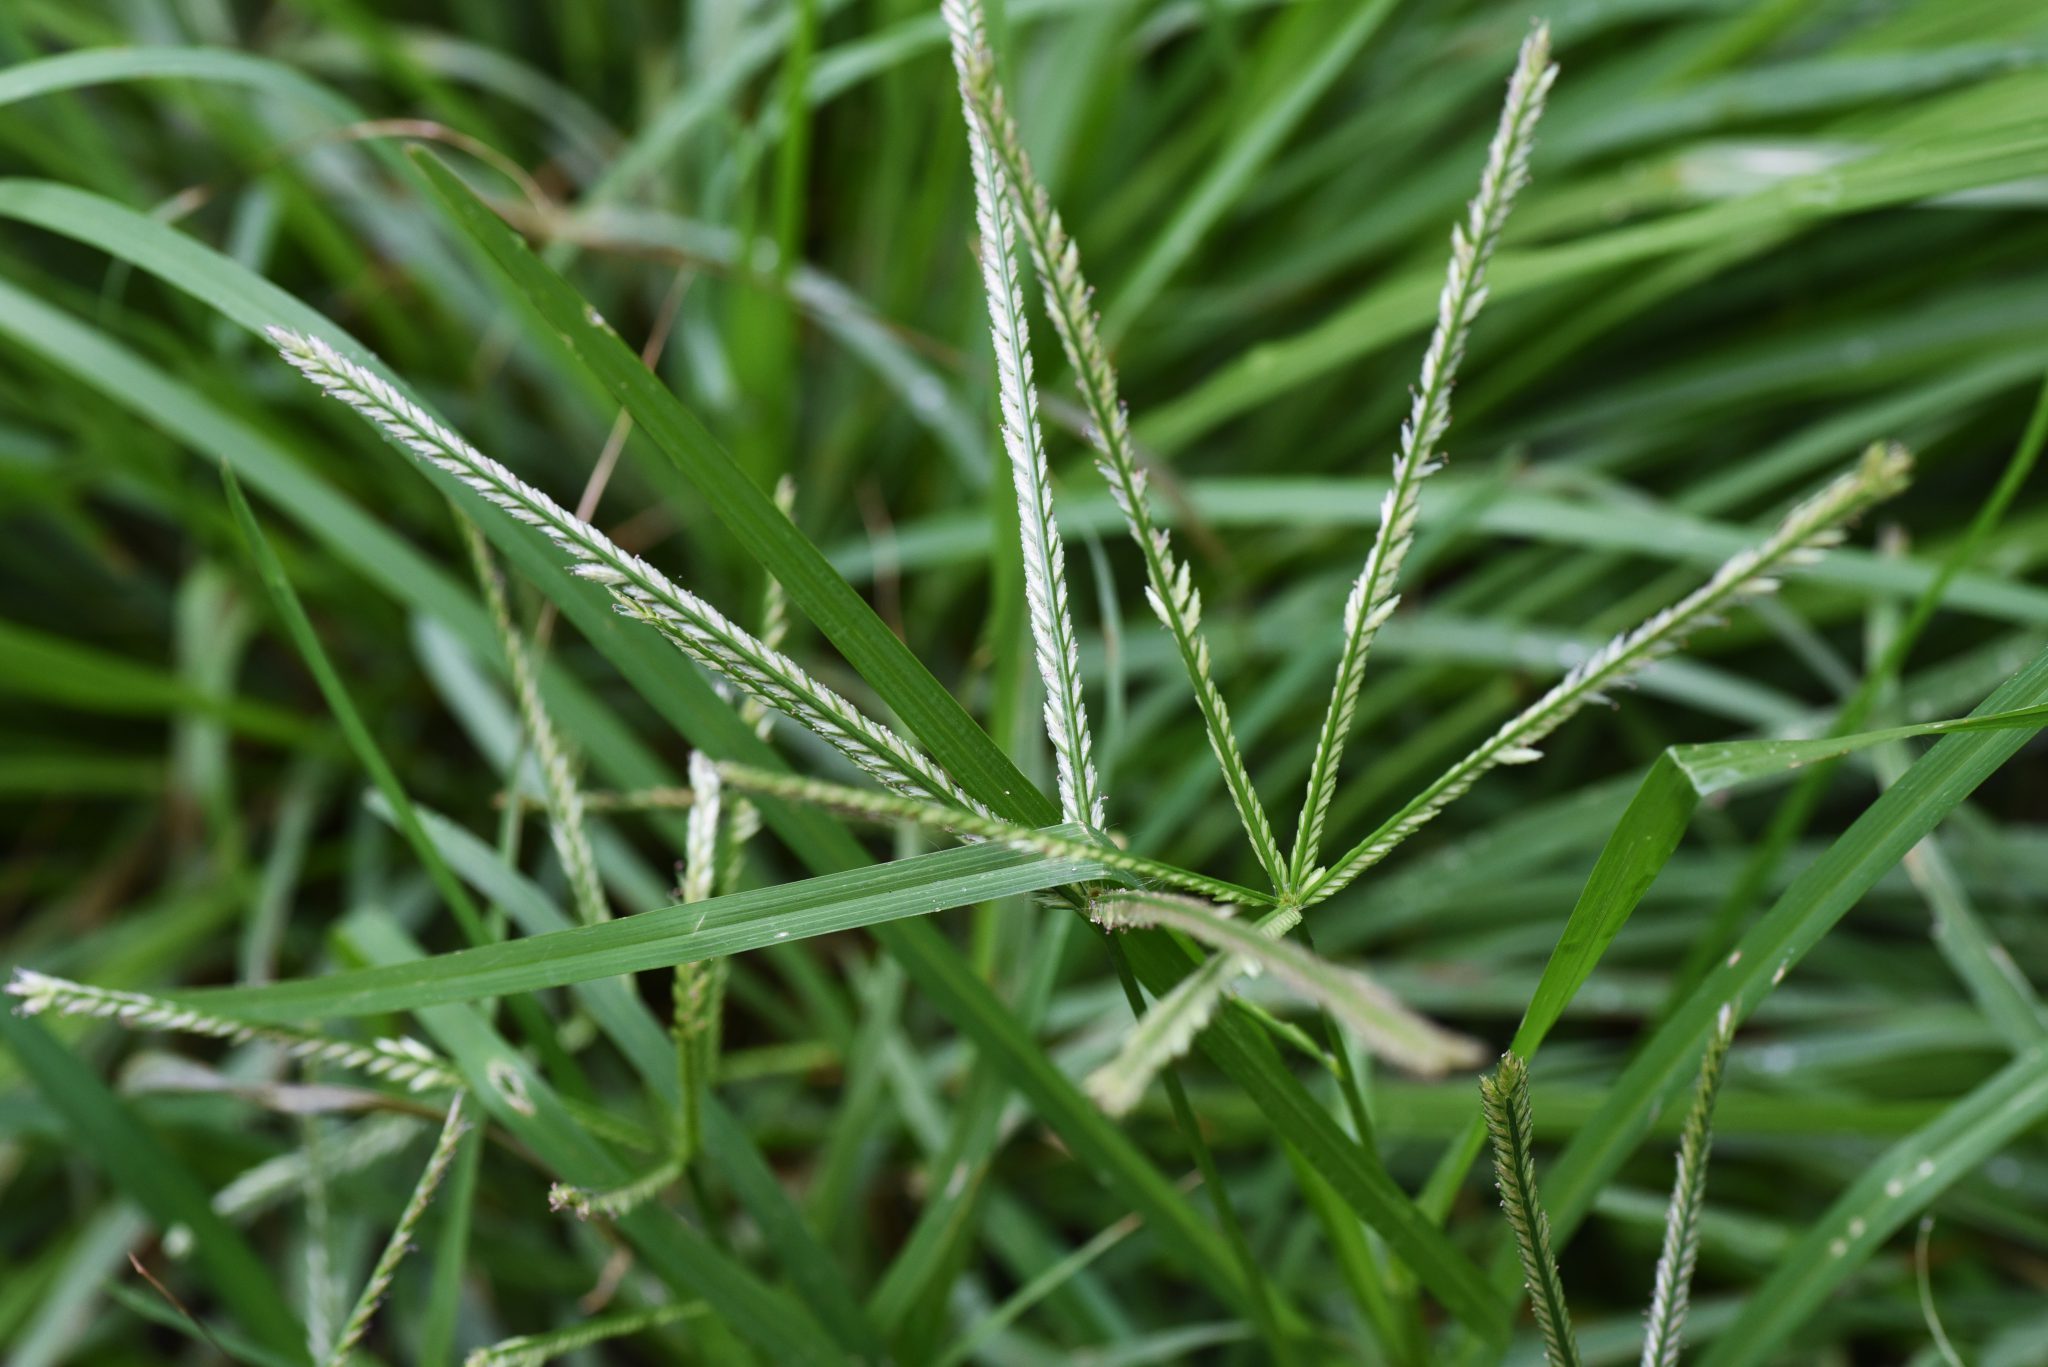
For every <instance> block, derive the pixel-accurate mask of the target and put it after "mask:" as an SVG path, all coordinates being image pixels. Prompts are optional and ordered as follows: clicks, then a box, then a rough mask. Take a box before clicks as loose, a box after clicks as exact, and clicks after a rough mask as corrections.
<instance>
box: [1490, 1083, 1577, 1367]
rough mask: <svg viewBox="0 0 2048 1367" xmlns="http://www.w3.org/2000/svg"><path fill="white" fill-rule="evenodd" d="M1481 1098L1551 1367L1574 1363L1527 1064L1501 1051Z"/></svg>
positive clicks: (1504, 1207)
mask: <svg viewBox="0 0 2048 1367" xmlns="http://www.w3.org/2000/svg"><path fill="white" fill-rule="evenodd" d="M1479 1097H1480V1104H1481V1106H1482V1108H1483V1109H1484V1111H1485V1113H1486V1129H1487V1133H1488V1134H1489V1135H1490V1136H1491V1137H1492V1140H1493V1170H1494V1178H1495V1181H1496V1183H1497V1184H1498V1185H1499V1187H1500V1204H1501V1209H1502V1210H1504V1211H1506V1212H1507V1217H1508V1227H1509V1228H1510V1229H1511V1230H1513V1232H1514V1236H1515V1251H1516V1252H1517V1253H1518V1254H1519V1255H1520V1256H1521V1260H1522V1277H1523V1280H1524V1282H1525V1283H1526V1284H1527V1287H1528V1291H1529V1304H1530V1307H1531V1308H1532V1309H1533V1310H1534V1311H1535V1315H1536V1328H1537V1331H1538V1332H1539V1333H1540V1334H1541V1335H1542V1337H1543V1352H1544V1356H1545V1358H1546V1359H1548V1361H1549V1364H1550V1367H1578V1363H1579V1349H1578V1344H1577V1342H1576V1341H1575V1340H1574V1339H1573V1337H1572V1325H1571V1317H1570V1316H1569V1315H1568V1314H1567V1313H1566V1311H1565V1303H1564V1285H1563V1283H1562V1282H1561V1281H1560V1280H1559V1278H1558V1275H1557V1258H1556V1256H1555V1255H1554V1254H1553V1253H1552V1252H1551V1249H1550V1217H1549V1216H1547V1215H1545V1214H1544V1213H1543V1201H1542V1199H1541V1197H1540V1195H1539V1193H1538V1191H1537V1187H1536V1125H1535V1120H1534V1118H1533V1117H1532V1116H1531V1114H1530V1112H1529V1065H1528V1064H1527V1063H1525V1062H1523V1061H1522V1059H1521V1057H1520V1056H1519V1055H1516V1054H1505V1055H1502V1057H1501V1061H1500V1069H1499V1071H1497V1072H1495V1073H1494V1074H1493V1075H1491V1076H1489V1077H1482V1078H1480V1079H1479Z"/></svg>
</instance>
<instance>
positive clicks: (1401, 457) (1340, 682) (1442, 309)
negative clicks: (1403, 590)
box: [1288, 24, 1557, 885]
mask: <svg viewBox="0 0 2048 1367" xmlns="http://www.w3.org/2000/svg"><path fill="white" fill-rule="evenodd" d="M1556 79H1557V67H1556V66H1554V65H1552V64H1551V61H1550V30H1549V29H1548V28H1547V27H1545V26H1543V25H1541V24H1539V25H1537V27H1536V28H1535V30H1534V31H1533V32H1531V33H1530V35H1529V37H1528V38H1527V40H1525V41H1524V42H1523V44H1522V51H1521V55H1520V57H1519V58H1518V59H1517V61H1516V62H1515V72H1514V75H1513V77H1511V78H1510V79H1509V81H1508V93H1507V101H1506V103H1505V104H1504V105H1503V107H1502V109H1501V115H1500V125H1499V127H1498V128H1497V129H1496V130H1495V132H1494V135H1493V143H1492V145H1491V146H1490V147H1489V148H1488V150H1487V156H1486V169H1485V171H1484V172H1483V173H1482V174H1481V175H1480V178H1479V193H1478V194H1477V195H1475V196H1474V197H1473V199H1472V202H1471V204H1470V205H1469V206H1468V207H1467V209H1466V213H1465V220H1464V222H1462V223H1458V224H1455V225H1453V226H1452V228H1451V262H1450V266H1449V268H1448V270H1446V272H1445V275H1444V287H1443V291H1442V293H1441V294H1439V295H1438V297H1437V315H1436V328H1435V330H1434V331H1433V332H1432V333H1431V334H1430V338H1429V347H1428V349H1427V350H1425V351H1424V352H1423V354H1422V375H1421V378H1420V380H1419V381H1418V382H1417V384H1416V388H1415V393H1414V400H1413V404H1412V406H1411V408H1410V409H1409V413H1408V419H1407V421H1406V422H1405V423H1403V424H1402V426H1401V445H1400V449H1399V450H1397V451H1396V452H1395V453H1394V482H1393V487H1392V488H1390V489H1389V490H1388V491H1387V495H1386V498H1385V499H1383V500H1382V501H1381V503H1380V525H1379V530H1378V532H1377V533H1375V534H1374V536H1373V543H1372V549H1371V550H1370V551H1369V552H1368V553H1367V555H1366V558H1365V565H1364V568H1362V569H1361V570H1360V571H1359V573H1358V579H1357V581H1356V582H1355V583H1353V584H1352V586H1351V595H1350V597H1349V598H1348V599H1347V600H1346V601H1345V604H1344V645H1343V649H1342V650H1341V651H1340V652H1339V653H1338V656H1337V676H1336V681H1335V683H1334V684H1333V685H1332V687H1331V690H1330V705H1329V707H1328V709H1327V710H1326V711H1325V712H1324V714H1323V728H1322V732H1321V734H1320V735H1319V736H1318V737H1317V742H1316V752H1315V759H1314V762H1313V763H1312V765H1311V766H1310V770H1309V780H1308V792H1307V796H1306V797H1305V798H1304V799H1303V802H1302V808H1301V820H1300V823H1299V826H1298V828H1297V831H1296V835H1295V841H1294V851H1293V854H1292V855H1291V856H1290V858H1289V860H1288V876H1289V878H1290V880H1291V881H1292V882H1293V883H1294V884H1296V885H1298V884H1299V883H1300V882H1301V881H1302V880H1303V879H1304V878H1306V877H1307V876H1308V872H1309V870H1310V869H1311V868H1312V867H1314V864H1315V859H1316V854H1317V852H1318V847H1319V845H1320V844H1321V841H1322V834H1323V822H1324V819H1325V818H1326V817H1327V816H1328V814H1329V809H1330V799H1331V798H1332V797H1333V796H1334V795H1335V793H1336V790H1337V769H1338V765H1339V763H1340V762H1341V761H1342V759H1343V755H1344V743H1345V741H1346V740H1347V739H1348V738H1349V737H1350V735H1351V726H1352V722H1353V720H1354V718H1355V717H1356V715H1357V712H1358V691H1359V685H1360V684H1361V682H1362V681H1363V680H1364V678H1365V662H1366V656H1367V654H1368V653H1369V652H1370V651H1371V650H1372V643H1373V638H1374V637H1375V636H1376V635H1378V633H1379V629H1380V627H1381V626H1382V625H1384V624H1385V622H1386V620H1387V618H1388V617H1390V616H1392V615H1393V611H1394V607H1395V605H1396V603H1397V601H1398V593H1397V586H1398V584H1399V581H1400V577H1401V566H1402V563H1403V562H1404V561H1406V560H1407V558H1408V552H1409V549H1410V548H1411V547H1412V546H1413V545H1414V544H1415V519H1416V514H1417V513H1418V512H1419V511H1420V509H1421V506H1422V481H1423V480H1424V479H1426V478H1428V477H1429V476H1430V475H1432V474H1434V473H1435V472H1436V471H1437V470H1439V469H1441V468H1442V465H1443V461H1442V458H1441V451H1440V447H1441V443H1442V441H1443V437H1444V433H1445V432H1446V431H1447V430H1448V429H1449V427H1450V424H1451V389H1452V387H1453V385H1454V384H1455V383H1456V381H1457V375H1458V366H1459V363H1460V362H1462V361H1463V360H1464V357H1465V341H1466V338H1467V337H1468V336H1470V335H1471V331H1472V324H1473V322H1474V321H1475V320H1476V319H1477V318H1478V317H1479V310H1480V307H1481V306H1482V305H1483V304H1484V303H1485V302H1486V263H1487V262H1488V260H1490V259H1491V258H1492V256H1493V252H1494V248H1495V247H1496V246H1498V245H1499V243H1500V237H1501V232H1502V230H1503V229H1504V228H1505V227H1506V226H1507V220H1508V212H1509V210H1510V209H1512V208H1513V207H1514V202H1515V195H1516V194H1517V193H1518V192H1519V191H1520V190H1521V189H1522V187H1523V186H1524V185H1526V184H1528V181H1529V152H1530V149H1531V148H1532V147H1534V146H1535V136H1536V123H1537V121H1538V120H1539V119H1540V118H1542V116H1543V104H1544V100H1545V98H1546V97H1547V96H1548V95H1549V93H1550V86H1551V83H1552V82H1553V81H1555V80H1556Z"/></svg>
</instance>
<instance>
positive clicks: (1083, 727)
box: [953, 26, 1103, 826]
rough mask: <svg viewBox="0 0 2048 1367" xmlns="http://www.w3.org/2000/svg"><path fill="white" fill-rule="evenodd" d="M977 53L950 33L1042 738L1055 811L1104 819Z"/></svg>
mask: <svg viewBox="0 0 2048 1367" xmlns="http://www.w3.org/2000/svg"><path fill="white" fill-rule="evenodd" d="M975 60H976V54H975V50H974V47H973V45H972V43H971V41H970V39H969V36H968V30H966V29H965V28H962V27H959V26H956V27H955V28H954V29H953V65H954V68H955V70H956V71H958V73H959V76H960V103H961V106H962V109H963V111H964V113H965V114H966V122H967V153H968V160H969V161H970V162H971V163H972V165H973V168H974V205H975V223H976V226H977V228H978V230H979V231H980V234H981V276H982V284H983V286H984V290H985V293H986V294H987V296H988V311H989V325H990V332H991V335H992V337H993V340H994V343H995V354H996V387H997V391H998V395H999V398H1000V401H1001V406H1002V415H1003V420H1002V431H1003V447H1004V449H1005V450H1006V451H1007V452H1008V453H1009V457H1010V474H1011V482H1012V483H1013V484H1014V485H1015V486H1016V491H1017V526H1018V539H1019V542H1020V545H1021V548H1022V550H1023V558H1024V598H1025V602H1026V604H1027V606H1028V608H1029V615H1030V618H1031V639H1032V643H1033V646H1034V648H1035V654H1036V657H1037V662H1038V675H1039V678H1040V680H1041V681H1042V682H1043V683H1044V685H1045V732H1046V737H1047V739H1048V740H1050V741H1051V742H1052V750H1053V758H1054V761H1055V763H1056V765H1057V767H1058V770H1059V787H1060V811H1061V814H1062V815H1063V816H1064V817H1065V818H1066V819H1067V820H1068V821H1078V822H1083V823H1085V824H1087V825H1090V826H1100V825H1102V823H1103V802H1102V793H1101V791H1100V790H1099V789H1098V787H1097V785H1096V778H1095V761H1094V758H1093V755H1092V753H1091V748H1090V741H1089V737H1088V708H1087V705H1086V704H1085V703H1084V702H1083V700H1082V697H1081V648H1080V646H1079V644H1078V643H1077V642H1076V641H1075V639H1074V620H1073V612H1072V609H1071V608H1070V606H1069V604H1068V600H1067V557H1066V547H1065V545H1064V543H1062V541H1061V540H1060V529H1059V523H1058V522H1057V521H1056V520H1055V519H1054V517H1053V507H1052V471H1051V469H1050V468H1049V466H1048V465H1047V463H1046V458H1045V435H1044V430H1043V428H1042V426H1041V425H1040V423H1039V420H1038V388H1037V385H1036V384H1035V383H1034V382H1033V380H1032V365H1031V326H1030V323H1029V322H1028V321H1027V318H1026V315H1025V312H1024V288H1023V285H1022V284H1021V283H1020V280H1019V273H1018V269H1017V228H1016V223H1015V221H1014V217H1013V216H1014V212H1015V211H1014V207H1013V205H1012V202H1011V200H1012V197H1011V193H1010V186H1009V184H1008V181H1007V179H1006V178H1005V176H1004V174H1003V171H1002V168H1001V167H1000V166H998V165H997V164H996V158H995V151H994V148H993V145H992V144H993V141H994V135H993V132H992V130H990V129H989V128H988V127H987V126H986V125H984V124H983V123H982V121H981V119H980V118H979V117H978V115H977V114H976V111H975V100H974V95H973V89H974V83H975V79H976V77H977V74H978V73H977V68H976V66H975Z"/></svg>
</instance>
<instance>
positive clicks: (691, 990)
mask: <svg viewBox="0 0 2048 1367" xmlns="http://www.w3.org/2000/svg"><path fill="white" fill-rule="evenodd" d="M720 787H721V779H720V776H719V772H718V766H717V765H715V764H713V763H712V762H711V759H710V757H709V756H708V755H706V754H704V753H703V752H702V751H701V750H700V751H695V752H693V753H692V754H691V755H690V791H691V792H692V793H693V794H695V796H696V801H695V802H694V803H693V804H692V805H691V807H690V816H689V825H688V828H687V830H686V831H685V838H684V842H683V886H682V900H683V901H684V902H685V903H686V904H688V903H697V902H708V901H710V900H711V898H712V897H713V896H714V895H716V893H717V891H718V879H719V870H720V866H721V865H720V860H719V825H720V808H721V806H722V805H723V804H722V802H721V801H720V796H721V795H720ZM730 971H731V963H730V961H729V960H727V959H724V958H716V959H704V960H699V961H697V962H695V963H687V964H677V965H676V970H675V978H674V982H673V984H672V997H673V1013H674V1023H673V1026H672V1030H673V1033H674V1036H675V1042H676V1082H677V1084H678V1096H679V1098H680V1106H679V1109H678V1112H677V1118H676V1119H677V1124H676V1140H677V1149H678V1156H679V1157H680V1158H681V1160H682V1161H683V1162H684V1163H685V1164H687V1163H689V1162H690V1160H691V1159H693V1158H694V1157H695V1156H696V1155H697V1153H698V1151H699V1150H700V1149H701V1148H702V1147H703V1143H704V1093H705V1091H706V1090H707V1089H708V1088H709V1087H710V1085H711V1080H712V1077H713V1076H714V1074H715V1072H716V1069H717V1066H718V1050H719V1040H720V1036H721V1033H722V1030H721V1027H722V1023H723V1021H724V1018H725V984H726V978H727V975H728V974H729V972H730Z"/></svg>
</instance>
